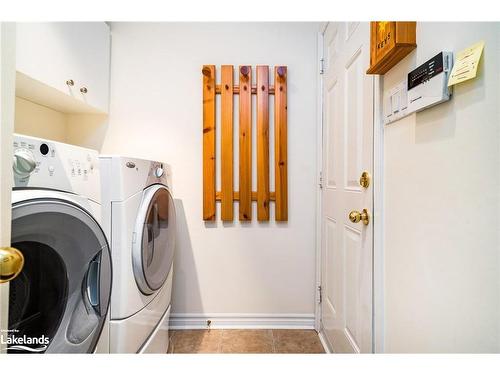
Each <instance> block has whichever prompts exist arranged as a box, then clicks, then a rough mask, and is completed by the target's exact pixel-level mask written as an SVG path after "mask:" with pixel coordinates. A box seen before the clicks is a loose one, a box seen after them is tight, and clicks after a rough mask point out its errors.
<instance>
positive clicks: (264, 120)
mask: <svg viewBox="0 0 500 375" xmlns="http://www.w3.org/2000/svg"><path fill="white" fill-rule="evenodd" d="M257 219H258V220H260V221H267V220H269V67H268V66H267V65H260V66H257Z"/></svg>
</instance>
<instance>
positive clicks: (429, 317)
mask: <svg viewBox="0 0 500 375" xmlns="http://www.w3.org/2000/svg"><path fill="white" fill-rule="evenodd" d="M499 25H500V24H498V23H496V24H495V23H489V24H488V23H482V24H474V23H435V24H433V23H418V25H417V44H418V47H417V49H416V51H414V52H412V53H411V54H410V55H409V56H408V57H407V58H405V59H404V60H403V61H402V62H401V63H400V64H398V65H397V66H396V67H395V68H393V69H392V70H391V71H390V72H388V73H387V74H386V75H385V77H384V85H385V87H391V86H392V85H393V84H395V83H397V82H399V81H400V80H401V79H403V77H404V74H406V73H407V72H408V71H409V70H411V69H413V68H414V67H416V66H418V65H419V64H421V63H423V62H425V61H426V60H427V59H429V58H430V57H432V56H434V55H435V54H436V53H438V52H439V51H441V50H446V51H453V52H458V51H460V50H462V49H463V48H465V47H468V46H469V45H471V44H473V43H475V42H477V41H479V40H481V39H483V40H485V42H486V46H485V50H484V53H483V57H482V62H481V64H480V66H479V77H478V78H477V79H475V80H472V81H469V82H465V83H463V84H460V85H458V86H456V87H455V92H454V96H453V99H452V100H451V101H450V102H447V103H445V104H441V105H439V106H437V107H434V108H432V109H428V110H426V111H424V112H422V113H418V114H416V115H415V114H414V115H411V116H410V117H407V118H405V119H402V120H400V121H398V122H396V123H393V124H390V125H388V126H386V127H385V129H384V132H385V135H384V143H385V147H384V153H385V164H384V168H385V180H384V184H385V195H384V199H385V222H384V227H385V238H384V241H385V248H384V251H385V264H384V266H385V274H384V277H385V350H386V351H387V352H477V351H479V352H499V351H500V338H499V337H500V331H499V321H500V318H499V317H500V311H499V297H500V292H499V290H500V289H499V278H500V267H499V264H500V263H499V248H500V246H499V229H500V228H499V218H498V216H499V208H500V207H499V203H500V199H499V194H500V186H499V182H500V176H499V172H500V168H499V146H500V140H499V129H500V118H499V109H498V108H499V106H500V95H499V92H500V73H499V72H500V68H499V66H500V57H499V55H500V50H499V48H500V36H499V34H500V26H499Z"/></svg>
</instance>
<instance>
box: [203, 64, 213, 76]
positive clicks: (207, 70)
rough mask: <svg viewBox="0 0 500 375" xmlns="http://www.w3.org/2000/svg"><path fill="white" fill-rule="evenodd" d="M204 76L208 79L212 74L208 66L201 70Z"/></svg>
mask: <svg viewBox="0 0 500 375" xmlns="http://www.w3.org/2000/svg"><path fill="white" fill-rule="evenodd" d="M201 72H202V73H203V75H204V76H206V77H210V76H211V75H212V72H211V70H210V68H209V67H208V66H204V67H203V69H202V70H201Z"/></svg>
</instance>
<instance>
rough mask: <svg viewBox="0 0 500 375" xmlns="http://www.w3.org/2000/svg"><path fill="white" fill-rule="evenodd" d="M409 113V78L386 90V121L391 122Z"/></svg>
mask: <svg viewBox="0 0 500 375" xmlns="http://www.w3.org/2000/svg"><path fill="white" fill-rule="evenodd" d="M408 114H409V113H408V90H407V80H406V79H404V80H403V81H401V82H399V83H398V84H397V85H396V86H393V87H391V88H390V89H388V90H384V123H385V124H390V123H391V122H394V121H396V120H399V119H400V118H403V117H405V116H407V115H408Z"/></svg>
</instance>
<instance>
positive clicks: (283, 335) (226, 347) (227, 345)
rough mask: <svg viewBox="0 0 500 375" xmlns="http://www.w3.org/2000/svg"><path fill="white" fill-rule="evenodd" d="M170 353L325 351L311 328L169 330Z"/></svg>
mask: <svg viewBox="0 0 500 375" xmlns="http://www.w3.org/2000/svg"><path fill="white" fill-rule="evenodd" d="M168 352H169V353H174V354H177V353H324V352H325V351H324V350H323V346H322V345H321V342H320V340H319V337H318V334H317V333H316V331H314V330H299V329H272V330H271V329H210V330H208V329H205V330H202V329H199V330H172V331H171V335H170V345H169V350H168Z"/></svg>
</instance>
